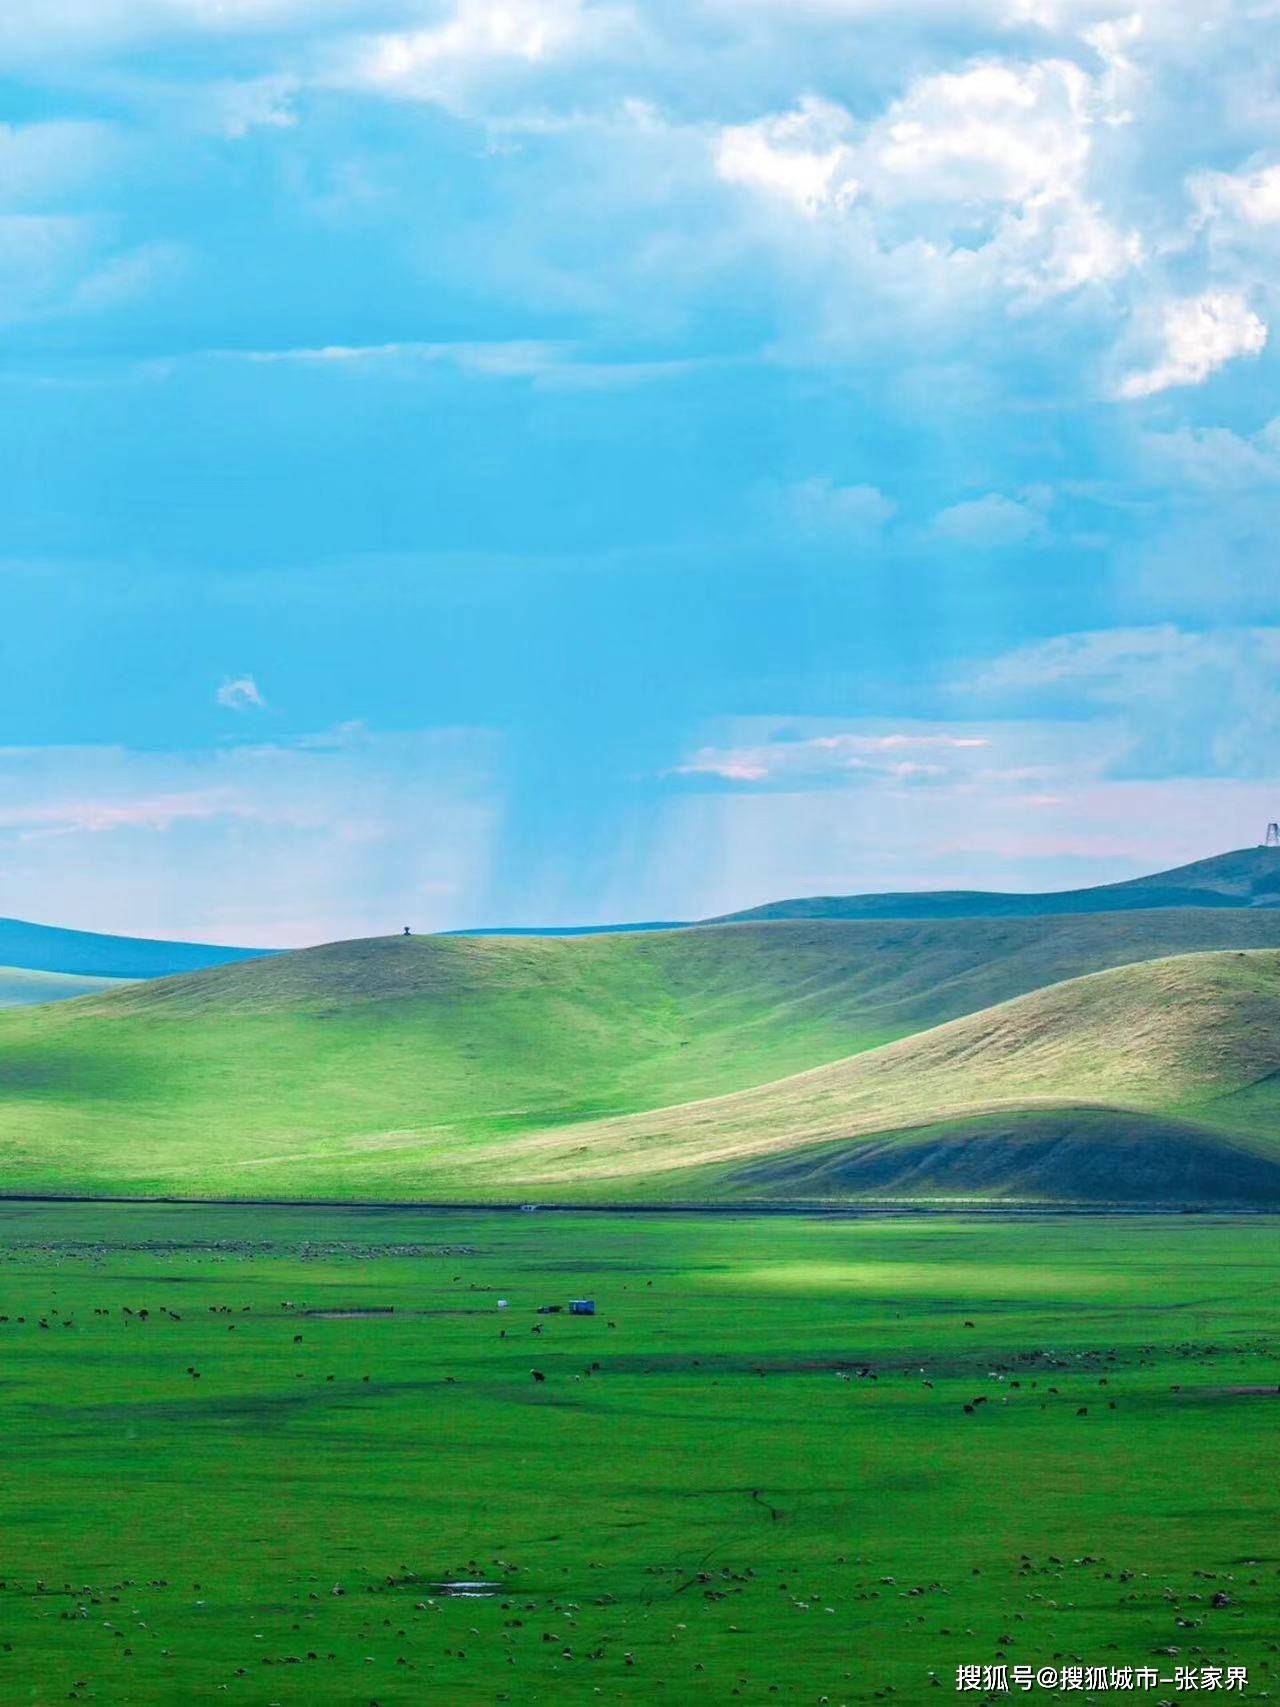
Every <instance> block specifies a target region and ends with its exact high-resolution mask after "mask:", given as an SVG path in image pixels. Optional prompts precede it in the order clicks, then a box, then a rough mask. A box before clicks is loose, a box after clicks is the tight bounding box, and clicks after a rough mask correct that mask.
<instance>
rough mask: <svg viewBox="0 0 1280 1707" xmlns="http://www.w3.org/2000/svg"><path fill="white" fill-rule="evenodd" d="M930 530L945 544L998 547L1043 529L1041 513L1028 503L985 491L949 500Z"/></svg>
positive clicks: (1019, 541) (1021, 542)
mask: <svg viewBox="0 0 1280 1707" xmlns="http://www.w3.org/2000/svg"><path fill="white" fill-rule="evenodd" d="M931 531H932V533H933V535H934V537H935V538H936V539H940V540H942V541H944V542H945V543H946V544H948V545H959V546H968V547H974V548H977V549H979V550H991V551H998V550H1002V549H1004V548H1007V547H1010V546H1015V545H1025V544H1026V542H1027V541H1028V540H1030V539H1034V538H1036V537H1037V536H1039V535H1041V534H1043V533H1044V531H1045V523H1044V517H1043V516H1042V515H1041V513H1040V512H1039V510H1037V509H1035V508H1033V507H1032V506H1031V505H1030V504H1025V503H1019V502H1018V501H1017V500H1016V499H1014V498H1006V497H1003V496H1002V495H1001V494H1000V493H998V492H989V493H988V494H987V495H986V496H985V497H983V498H970V499H967V500H965V502H963V503H960V504H952V505H951V506H950V508H948V509H945V510H943V511H941V512H940V514H938V515H937V516H936V517H935V518H934V521H933V527H932V530H931Z"/></svg>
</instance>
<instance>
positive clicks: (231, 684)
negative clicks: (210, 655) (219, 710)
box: [214, 676, 267, 711]
mask: <svg viewBox="0 0 1280 1707" xmlns="http://www.w3.org/2000/svg"><path fill="white" fill-rule="evenodd" d="M214 697H215V698H216V700H217V702H218V704H219V705H221V706H225V707H226V709H227V710H228V711H248V710H250V709H253V710H257V711H264V710H265V709H266V704H267V702H266V700H265V699H264V698H263V697H262V693H261V691H260V689H259V687H258V684H257V682H255V681H254V679H253V677H252V676H228V677H226V679H225V680H224V681H223V682H221V683H220V684H219V687H218V691H217V693H216V695H215V696H214Z"/></svg>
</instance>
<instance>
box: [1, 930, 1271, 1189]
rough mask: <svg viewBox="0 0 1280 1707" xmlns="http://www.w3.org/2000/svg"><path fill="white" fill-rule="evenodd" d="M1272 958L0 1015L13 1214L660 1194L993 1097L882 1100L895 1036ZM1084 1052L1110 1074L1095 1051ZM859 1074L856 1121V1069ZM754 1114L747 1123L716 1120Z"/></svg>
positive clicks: (976, 1080)
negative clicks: (191, 1198) (819, 1089)
mask: <svg viewBox="0 0 1280 1707" xmlns="http://www.w3.org/2000/svg"><path fill="white" fill-rule="evenodd" d="M1258 944H1268V945H1271V946H1273V947H1275V948H1280V912H1277V913H1268V912H1259V913H1243V912H1241V913H1235V912H1186V913H1172V912H1170V913H1160V912H1156V913H1150V914H1133V915H1129V916H1126V917H1124V918H1123V919H1117V918H1114V917H1113V918H1110V919H1100V918H1088V917H1070V918H1061V919H1038V920H1006V921H995V922H993V921H983V920H960V921H953V922H941V923H917V924H903V923H884V924H872V923H857V922H852V923H851V922H842V921H819V922H814V923H809V924H801V923H795V924H764V925H754V926H730V927H724V928H721V929H708V928H704V929H699V930H694V931H686V932H672V933H662V934H655V935H652V936H618V937H595V938H584V939H580V940H577V941H559V940H546V939H522V940H518V941H512V940H507V941H502V940H494V939H467V938H451V939H444V938H409V939H404V938H388V939H378V940H372V941H366V942H355V943H343V944H335V945H332V946H330V947H327V948H321V949H311V950H306V951H304V952H301V953H298V954H291V955H281V956H278V957H275V958H271V959H266V960H261V961H257V962H254V963H251V964H247V965H241V966H230V967H223V968H217V969H214V970H212V971H209V972H205V973H200V974H197V975H194V976H191V977H185V978H174V979H168V980H164V981H161V982H157V983H151V984H138V985H135V986H132V987H129V988H126V989H124V990H121V991H118V992H115V993H113V994H111V995H107V996H102V997H92V998H89V999H86V1000H82V1001H78V1002H72V1003H65V1004H61V1005H59V1006H56V1007H48V1008H40V1009H29V1010H26V1011H20V1012H12V1013H8V1014H2V1015H0V1190H5V1191H10V1192H14V1191H64V1192H76V1191H122V1192H173V1193H177V1194H183V1195H200V1194H218V1195H224V1194H229V1195H241V1196H254V1195H262V1196H277V1195H278V1196H294V1197H305V1196H308V1195H315V1196H337V1197H342V1196H350V1197H359V1196H371V1197H378V1196H386V1197H414V1196H417V1195H434V1196H451V1195H452V1196H461V1195H469V1196H470V1195H475V1196H485V1195H498V1196H511V1195H516V1196H519V1195H521V1194H522V1193H523V1190H524V1184H525V1182H526V1181H527V1182H530V1183H531V1184H532V1182H535V1181H537V1182H542V1184H541V1186H540V1189H544V1192H545V1188H546V1187H547V1186H548V1185H550V1184H554V1185H555V1187H556V1189H557V1191H559V1190H560V1189H561V1188H562V1187H563V1188H564V1189H565V1190H566V1191H567V1190H569V1189H570V1188H571V1187H572V1188H573V1189H577V1188H578V1186H581V1187H582V1188H583V1189H586V1190H598V1191H600V1192H601V1193H602V1194H603V1195H617V1194H618V1193H620V1192H621V1193H626V1194H629V1195H632V1196H644V1195H646V1194H652V1192H654V1191H658V1190H665V1189H667V1188H668V1186H669V1185H670V1180H669V1179H668V1178H667V1176H668V1175H669V1174H670V1173H671V1171H672V1170H673V1169H679V1168H686V1167H690V1166H694V1165H704V1164H711V1163H714V1164H716V1165H717V1166H720V1165H723V1164H727V1163H736V1162H737V1161H739V1160H749V1159H751V1158H752V1157H755V1156H758V1155H761V1156H763V1155H769V1154H773V1153H775V1152H777V1151H779V1150H780V1149H783V1148H786V1147H787V1145H788V1144H789V1143H790V1142H791V1141H792V1140H794V1139H795V1138H796V1137H797V1136H798V1137H800V1138H801V1139H803V1140H804V1141H805V1142H806V1143H819V1142H821V1141H822V1140H823V1139H830V1138H840V1137H844V1136H845V1135H846V1134H847V1133H848V1132H849V1131H852V1130H857V1131H871V1130H873V1129H874V1130H876V1131H884V1130H886V1129H887V1128H890V1127H898V1126H902V1125H906V1124H911V1123H912V1122H916V1123H919V1122H920V1121H923V1120H928V1119H933V1118H935V1116H937V1115H939V1114H943V1115H947V1114H950V1113H951V1112H952V1111H954V1112H957V1113H958V1112H962V1111H972V1110H973V1109H974V1108H981V1107H982V1106H984V1101H983V1099H984V1098H989V1097H990V1096H992V1095H994V1094H995V1093H994V1092H992V1091H991V1089H990V1069H991V1056H992V1048H993V1047H994V1046H992V1045H986V1046H984V1047H983V1048H982V1049H975V1050H974V1051H972V1054H973V1062H972V1070H971V1063H970V1062H969V1061H968V1060H967V1059H965V1060H963V1061H958V1060H957V1059H956V1058H953V1057H952V1056H948V1057H947V1058H946V1060H945V1062H944V1063H943V1064H942V1065H940V1066H938V1065H936V1064H935V1065H934V1066H930V1063H931V1062H932V1060H933V1058H932V1057H931V1056H930V1055H929V1054H928V1049H929V1048H930V1047H932V1046H931V1045H929V1044H927V1042H926V1040H923V1039H921V1040H920V1044H921V1047H922V1048H924V1049H925V1053H924V1054H923V1055H920V1056H917V1057H913V1058H912V1060H913V1063H914V1064H913V1065H910V1066H908V1067H907V1068H906V1069H905V1077H904V1073H901V1072H900V1073H898V1074H897V1075H896V1076H895V1075H894V1074H890V1076H889V1078H887V1079H885V1078H883V1077H882V1076H881V1075H882V1074H883V1073H884V1068H883V1065H882V1063H883V1062H884V1061H885V1060H886V1059H890V1060H895V1061H896V1060H897V1059H898V1057H897V1056H896V1055H893V1053H892V1051H891V1050H888V1049H884V1048H882V1047H881V1046H883V1045H885V1044H893V1043H894V1040H898V1039H902V1038H904V1037H907V1036H909V1035H910V1034H913V1033H917V1032H920V1031H922V1030H923V1029H924V1028H928V1027H935V1026H937V1025H939V1024H940V1023H944V1022H947V1021H949V1020H952V1019H953V1018H954V1017H955V1016H958V1015H964V1014H973V1013H975V1011H977V1010H985V1009H987V1008H989V1007H990V1006H991V1004H993V1003H999V1002H1002V1001H1005V1000H1007V999H1008V998H1010V997H1012V996H1016V995H1018V994H1020V993H1021V992H1023V991H1027V990H1033V989H1036V988H1037V987H1038V986H1040V985H1043V984H1045V983H1046V982H1049V981H1053V980H1058V979H1062V978H1071V977H1074V976H1077V975H1078V974H1080V973H1082V972H1089V971H1092V970H1093V969H1095V968H1099V967H1106V966H1114V965H1116V964H1117V963H1123V962H1126V961H1134V960H1141V959H1146V958H1150V957H1152V956H1156V955H1168V954H1170V953H1180V952H1184V951H1186V950H1187V949H1190V948H1200V949H1203V948H1209V947H1216V948H1219V949H1221V948H1224V947H1231V948H1235V947H1236V946H1238V945H1258ZM1088 1012H1089V1014H1090V1015H1095V1016H1096V1017H1097V1018H1098V1020H1099V1023H1102V1022H1103V1021H1106V1022H1107V1023H1111V1022H1110V1021H1109V1020H1108V1019H1107V1010H1105V1009H1104V1008H1103V1007H1097V1008H1096V1009H1095V1008H1093V1007H1090V1008H1089V1010H1088ZM975 1023H976V1022H975ZM1114 1023H1115V1024H1116V1025H1118V1026H1122V1027H1124V1028H1126V1029H1127V1028H1128V1027H1129V1024H1130V1021H1129V1017H1128V1016H1127V1015H1126V1016H1125V1017H1124V1018H1123V1019H1121V1018H1118V1017H1117V1018H1116V1019H1115V1021H1114ZM1261 1023H1262V1022H1261V1021H1259V1024H1261ZM1158 1029H1159V1028H1158V1027H1157V1030H1158ZM932 1035H934V1036H935V1037H936V1036H937V1035H940V1034H938V1033H933V1034H932ZM1121 1041H1123V1039H1121ZM1094 1042H1095V1046H1096V1049H1097V1052H1098V1055H1099V1059H1100V1062H1101V1067H1102V1069H1103V1070H1104V1073H1105V1070H1106V1069H1107V1066H1108V1063H1107V1060H1106V1059H1105V1058H1106V1056H1107V1053H1108V1050H1109V1048H1110V1040H1109V1036H1108V1034H1107V1033H1106V1032H1105V1031H1103V1032H1100V1033H1097V1034H1096V1035H1095V1037H1094ZM895 1046H896V1047H897V1048H898V1049H899V1050H900V1049H901V1048H902V1047H904V1046H903V1045H902V1044H896V1045H895ZM868 1050H876V1051H877V1053H876V1054H875V1055H874V1056H867V1070H868V1071H869V1072H870V1074H871V1078H870V1079H869V1080H868V1081H867V1083H868V1084H870V1085H871V1086H872V1089H871V1091H869V1092H867V1093H866V1094H865V1095H863V1097H862V1101H861V1102H859V1101H858V1100H857V1098H858V1095H859V1094H860V1093H859V1092H858V1088H857V1087H858V1085H859V1084H861V1083H862V1081H861V1080H857V1081H856V1082H855V1083H854V1084H853V1085H852V1086H851V1087H848V1088H846V1081H845V1076H846V1075H847V1074H849V1073H850V1072H856V1070H857V1069H858V1063H857V1061H856V1060H853V1061H850V1060H849V1059H848V1058H851V1057H855V1056H857V1055H858V1054H859V1053H860V1052H865V1051H868ZM1004 1053H1005V1054H1006V1055H1007V1054H1008V1051H1007V1050H1006V1051H1004ZM1133 1058H1134V1057H1133V1051H1132V1049H1129V1050H1128V1052H1127V1053H1124V1052H1123V1051H1122V1052H1121V1053H1120V1054H1117V1056H1116V1061H1117V1062H1118V1061H1120V1060H1121V1059H1124V1060H1126V1061H1131V1060H1133ZM830 1063H840V1065H838V1066H834V1067H830V1068H829V1070H830V1072H831V1073H832V1074H833V1075H835V1080H834V1082H835V1083H836V1084H837V1085H838V1087H839V1089H838V1095H837V1099H836V1100H837V1101H840V1099H847V1097H848V1096H852V1097H853V1098H854V1104H853V1106H854V1112H855V1114H856V1115H857V1116H858V1118H859V1120H860V1122H861V1124H859V1125H857V1126H856V1127H850V1126H848V1125H847V1124H841V1122H842V1121H844V1119H845V1116H844V1114H843V1113H842V1112H840V1111H839V1110H838V1109H837V1108H836V1105H835V1103H833V1102H832V1101H831V1099H830V1098H828V1099H826V1100H825V1101H824V1100H821V1099H820V1101H819V1105H818V1106H817V1108H816V1110H815V1108H813V1107H810V1106H808V1105H807V1104H804V1105H803V1106H802V1105H801V1104H797V1103H796V1102H795V1100H794V1096H793V1089H794V1085H795V1084H796V1083H798V1082H799V1081H796V1080H794V1079H793V1078H791V1076H792V1075H795V1074H798V1073H803V1072H805V1071H806V1070H809V1069H813V1068H817V1067H819V1066H827V1065H828V1064H830ZM1006 1064H1007V1063H1006ZM1113 1065H1114V1063H1113ZM926 1069H927V1070H926ZM1116 1071H1119V1068H1117V1069H1116ZM784 1078H787V1079H790V1084H789V1085H787V1086H782V1087H778V1086H776V1085H772V1084H771V1083H770V1082H771V1081H777V1080H780V1079H784ZM1121 1082H1123V1083H1124V1084H1125V1085H1127V1084H1128V1082H1129V1080H1128V1076H1127V1072H1120V1078H1119V1079H1117V1081H1116V1083H1117V1085H1119V1084H1120V1083H1121ZM1019 1083H1020V1082H1019ZM1101 1085H1102V1080H1101V1079H1099V1078H1096V1077H1092V1076H1091V1077H1090V1078H1089V1092H1088V1098H1087V1100H1090V1101H1097V1100H1099V1099H1100V1098H1104V1099H1105V1094H1106V1093H1104V1091H1103V1090H1102V1089H1101ZM761 1086H768V1087H769V1088H768V1089H765V1090H760V1089H756V1090H755V1091H751V1089H750V1088H751V1087H761ZM744 1090H746V1091H747V1092H748V1101H747V1103H745V1104H742V1105H739V1104H738V1103H736V1102H735V1103H733V1104H732V1105H730V1104H729V1103H728V1102H726V1103H723V1104H721V1103H716V1104H713V1105H708V1104H706V1103H705V1102H704V1101H703V1100H702V1099H706V1098H715V1097H728V1096H730V1095H731V1093H735V1092H740V1091H744ZM1012 1094H1013V1095H1015V1097H1016V1096H1017V1095H1020V1094H1022V1093H1021V1090H1020V1089H1019V1087H1018V1085H1015V1088H1014V1091H1013V1093H1012ZM1054 1094H1055V1095H1058V1093H1057V1092H1056V1091H1055V1092H1054ZM1072 1094H1074V1093H1072ZM1116 1095H1117V1096H1118V1095H1119V1091H1118V1090H1117V1091H1116ZM752 1097H754V1098H756V1099H763V1101H759V1102H757V1101H752V1100H751V1098H752ZM685 1103H694V1104H695V1105H696V1106H695V1108H694V1109H693V1110H686V1109H678V1110H676V1111H675V1112H671V1105H679V1104H685ZM1141 1106H1146V1105H1145V1103H1143V1104H1141ZM708 1108H710V1109H711V1111H712V1112H711V1114H710V1115H708V1114H707V1113H706V1110H707V1109H708ZM841 1108H843V1102H841ZM652 1110H660V1111H663V1112H661V1113H659V1114H657V1115H654V1116H652V1118H651V1119H650V1121H649V1127H646V1126H645V1120H646V1119H647V1118H649V1117H647V1116H646V1114H645V1112H644V1111H652ZM726 1110H727V1111H728V1112H727V1113H725V1112H724V1111H726ZM633 1115H634V1116H637V1123H630V1124H629V1123H628V1121H627V1120H626V1119H625V1118H624V1119H621V1120H620V1119H619V1117H627V1116H633ZM743 1120H745V1121H746V1126H747V1128H749V1134H750V1135H749V1137H748V1138H747V1139H746V1140H745V1141H744V1142H739V1140H738V1135H737V1134H738V1128H739V1124H740V1123H741V1122H742V1121H743ZM726 1121H727V1123H728V1124H727V1126H726V1125H725V1122H726ZM832 1122H834V1124H832ZM650 1128H652V1131H653V1134H654V1135H655V1136H654V1139H653V1141H652V1142H650V1139H649V1138H648V1137H646V1136H644V1134H646V1133H647V1132H648V1131H649V1129H650ZM530 1134H537V1135H539V1136H537V1137H535V1138H533V1139H530V1138H529V1135H530ZM726 1134H728V1138H727V1141H726ZM558 1135H559V1136H558ZM637 1138H639V1142H638V1143H637V1142H635V1141H633V1140H636V1139H637ZM557 1145H561V1148H557ZM566 1146H567V1148H566ZM650 1175H653V1178H652V1179H651V1178H650ZM690 1181H691V1189H693V1187H694V1186H696V1187H697V1189H698V1190H699V1191H700V1190H701V1189H702V1186H701V1185H700V1184H699V1183H698V1181H697V1180H696V1179H695V1178H694V1176H692V1175H691V1176H690ZM575 1182H577V1183H576V1184H575ZM712 1188H714V1190H715V1191H716V1192H718V1193H719V1192H730V1193H733V1194H736V1193H739V1192H741V1191H744V1190H749V1189H752V1188H751V1187H750V1184H749V1182H744V1181H742V1180H740V1179H738V1178H737V1177H736V1176H735V1177H734V1178H732V1179H731V1178H729V1177H727V1176H724V1177H721V1176H719V1175H718V1176H717V1177H716V1178H715V1179H714V1180H712V1179H708V1181H707V1182H706V1189H708V1190H710V1189H712ZM768 1189H770V1190H773V1189H774V1188H772V1187H770V1188H768ZM783 1194H785V1193H783Z"/></svg>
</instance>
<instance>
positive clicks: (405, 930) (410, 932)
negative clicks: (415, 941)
mask: <svg viewBox="0 0 1280 1707" xmlns="http://www.w3.org/2000/svg"><path fill="white" fill-rule="evenodd" d="M404 934H405V935H406V936H412V935H413V932H412V931H411V930H410V929H409V927H408V925H406V926H405V927H404Z"/></svg>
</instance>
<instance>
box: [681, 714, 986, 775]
mask: <svg viewBox="0 0 1280 1707" xmlns="http://www.w3.org/2000/svg"><path fill="white" fill-rule="evenodd" d="M989 746H990V739H989V737H988V736H987V734H986V733H985V732H981V731H977V732H975V731H969V730H963V731H958V730H954V729H950V730H938V729H928V728H922V727H916V726H913V727H911V728H908V729H895V730H889V731H887V732H882V731H880V730H878V729H877V730H861V731H855V730H848V729H844V730H836V731H829V732H823V733H819V734H809V733H806V732H804V729H803V727H801V728H796V727H789V728H787V729H784V730H782V731H777V730H776V729H775V728H769V729H767V730H766V731H765V732H764V733H763V734H762V735H761V736H760V737H758V738H756V739H754V740H747V741H737V742H730V743H727V744H712V745H707V746H704V747H700V748H698V749H697V751H696V752H694V753H692V754H690V756H689V757H688V758H687V759H685V760H684V761H683V762H682V763H681V764H678V765H674V766H673V767H672V768H671V770H670V772H669V773H668V774H669V775H671V776H682V777H700V776H705V777H714V778H717V779H718V780H719V781H721V782H741V783H769V784H774V785H785V786H788V787H794V786H796V785H797V783H798V782H800V781H804V780H807V781H808V782H809V783H810V784H812V783H815V782H821V781H824V780H825V781H826V782H828V783H836V784H849V785H859V786H865V785H866V784H868V783H871V782H875V781H880V782H883V781H885V780H892V781H894V782H897V783H919V782H928V781H933V780H935V779H938V778H945V777H950V776H953V775H954V773H955V772H956V770H957V767H960V768H965V769H967V768H971V764H972V759H973V756H974V755H975V754H981V753H983V752H984V750H985V749H986V748H987V747H989Z"/></svg>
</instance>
